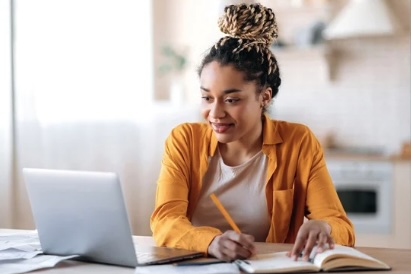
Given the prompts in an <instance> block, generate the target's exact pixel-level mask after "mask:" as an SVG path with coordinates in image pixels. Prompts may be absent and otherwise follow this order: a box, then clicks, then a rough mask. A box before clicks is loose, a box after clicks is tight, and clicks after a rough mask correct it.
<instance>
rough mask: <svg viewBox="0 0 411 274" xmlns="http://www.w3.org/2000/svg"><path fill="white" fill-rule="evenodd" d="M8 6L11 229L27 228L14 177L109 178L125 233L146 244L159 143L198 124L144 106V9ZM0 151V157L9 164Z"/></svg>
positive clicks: (57, 3)
mask: <svg viewBox="0 0 411 274" xmlns="http://www.w3.org/2000/svg"><path fill="white" fill-rule="evenodd" d="M14 4H15V8H14V13H13V17H14V35H15V39H14V49H15V50H14V63H13V65H14V93H13V96H14V98H15V106H16V108H15V111H14V113H12V114H14V115H15V117H16V118H15V128H16V130H15V136H14V138H13V139H12V140H14V142H15V155H14V156H15V157H14V159H15V160H14V162H15V169H14V170H15V177H16V178H15V180H14V181H13V180H12V181H10V180H11V179H10V178H5V182H6V185H7V186H8V187H12V190H9V192H10V191H14V192H15V197H13V201H14V207H13V209H12V212H11V213H10V214H11V215H12V216H13V226H14V227H15V228H27V229H33V228H35V226H34V222H33V219H32V216H31V209H30V205H29V202H28V198H27V194H26V190H25V186H24V180H23V178H22V174H21V170H22V168H24V167H35V168H53V169H71V170H91V171H110V172H116V173H117V174H118V175H119V177H120V180H121V183H122V190H123V193H124V196H125V201H126V207H127V210H128V214H129V218H130V222H131V226H132V230H133V233H134V234H138V235H150V229H149V217H150V214H151V212H152V210H153V208H154V197H155V187H156V186H155V184H156V179H157V176H158V173H159V170H160V163H161V155H162V151H163V144H164V140H165V138H166V136H167V135H168V133H169V131H170V130H171V128H172V127H174V126H175V125H177V124H178V123H180V122H183V121H190V120H193V121H194V120H198V119H199V117H198V115H197V110H196V107H195V106H193V107H188V106H187V107H186V106H182V107H179V108H178V109H176V108H174V107H173V106H170V105H169V104H168V103H159V102H154V101H153V99H152V98H153V64H152V59H153V57H152V16H151V14H152V11H151V1H149V0H145V1H134V0H15V1H14ZM9 120H10V119H7V121H9ZM9 135H10V134H9ZM6 141H7V140H4V141H3V140H2V144H4V143H5V142H6ZM8 142H9V140H8V141H7V142H6V144H7V146H8ZM7 146H5V147H3V146H2V147H1V148H0V149H1V150H2V151H1V153H0V155H3V152H7V155H10V151H9V150H10V147H7ZM1 160H2V161H3V160H4V161H8V162H13V161H11V159H1ZM1 176H2V179H3V178H4V175H3V174H1ZM7 180H8V181H7ZM1 187H2V189H1V193H3V189H7V188H5V187H4V186H3V185H1ZM13 189H14V190H13Z"/></svg>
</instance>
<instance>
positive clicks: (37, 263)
mask: <svg viewBox="0 0 411 274" xmlns="http://www.w3.org/2000/svg"><path fill="white" fill-rule="evenodd" d="M75 257H77V255H73V256H64V257H60V256H51V255H39V256H36V257H34V258H32V259H21V260H17V261H14V262H12V263H0V273H2V274H18V273H26V272H29V271H33V270H37V269H41V268H48V267H53V266H55V265H56V264H57V263H59V262H61V261H63V260H68V259H72V258H75Z"/></svg>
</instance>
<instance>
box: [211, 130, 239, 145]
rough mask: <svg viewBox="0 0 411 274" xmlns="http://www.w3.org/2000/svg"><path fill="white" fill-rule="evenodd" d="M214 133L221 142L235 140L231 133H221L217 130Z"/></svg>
mask: <svg viewBox="0 0 411 274" xmlns="http://www.w3.org/2000/svg"><path fill="white" fill-rule="evenodd" d="M214 134H215V136H216V138H217V140H218V142H219V143H223V144H227V143H231V142H233V141H235V140H234V138H233V136H231V135H227V134H220V133H215V132H214Z"/></svg>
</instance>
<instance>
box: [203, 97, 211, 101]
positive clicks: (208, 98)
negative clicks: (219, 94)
mask: <svg viewBox="0 0 411 274" xmlns="http://www.w3.org/2000/svg"><path fill="white" fill-rule="evenodd" d="M201 99H202V100H203V101H205V102H210V101H211V98H210V96H201Z"/></svg>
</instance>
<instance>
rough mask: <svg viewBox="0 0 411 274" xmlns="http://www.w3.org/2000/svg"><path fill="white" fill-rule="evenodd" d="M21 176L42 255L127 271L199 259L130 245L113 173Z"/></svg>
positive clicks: (170, 250) (52, 172) (48, 171)
mask: <svg viewBox="0 0 411 274" xmlns="http://www.w3.org/2000/svg"><path fill="white" fill-rule="evenodd" d="M23 176H24V181H25V185H26V189H27V194H28V197H29V201H30V204H31V209H32V213H33V218H34V222H35V224H36V228H37V231H38V235H39V241H40V245H41V247H42V250H43V253H44V254H50V255H59V256H67V255H78V256H79V257H78V258H79V260H83V261H90V262H96V263H104V264H112V265H121V266H128V267H136V266H140V265H153V264H164V263H171V262H176V261H181V260H185V259H192V258H197V257H201V256H203V255H204V254H203V253H202V252H194V251H188V250H183V249H176V248H167V247H154V246H141V245H134V243H133V238H132V234H131V229H130V224H129V220H128V217H127V211H126V206H125V203H124V199H123V194H122V190H121V185H120V181H119V178H118V176H117V175H116V174H115V173H111V172H91V171H70V170H51V169H34V168H24V169H23Z"/></svg>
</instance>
